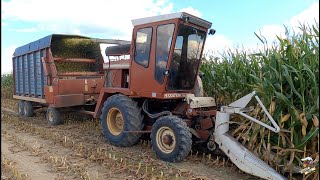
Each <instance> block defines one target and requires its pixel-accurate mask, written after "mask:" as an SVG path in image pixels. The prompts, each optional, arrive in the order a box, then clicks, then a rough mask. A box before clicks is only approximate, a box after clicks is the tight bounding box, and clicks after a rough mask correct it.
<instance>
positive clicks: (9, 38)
mask: <svg viewBox="0 0 320 180" xmlns="http://www.w3.org/2000/svg"><path fill="white" fill-rule="evenodd" d="M1 5H2V6H1V27H2V28H1V73H2V74H3V73H8V72H11V71H12V63H11V57H12V54H13V52H14V49H15V48H16V47H19V46H22V45H24V44H26V43H29V42H31V41H35V40H37V39H40V38H42V37H44V36H47V35H49V34H53V33H63V34H80V35H85V36H89V37H97V38H116V39H125V40H131V39H130V37H131V31H132V25H131V21H130V20H131V19H135V18H141V17H147V16H153V15H159V14H167V13H173V12H178V11H186V12H189V13H191V14H193V15H197V16H200V17H201V18H203V19H206V20H208V21H210V22H212V24H213V26H212V28H214V29H216V30H217V33H216V34H215V35H214V36H212V37H210V38H208V39H207V42H206V45H205V48H206V50H207V51H214V52H216V51H219V52H222V51H224V50H225V49H228V48H235V47H239V46H241V47H244V48H246V49H254V48H255V47H257V45H258V44H259V40H258V39H257V38H256V37H255V35H254V32H257V33H258V34H259V33H261V34H263V35H264V36H265V37H266V38H267V40H268V42H272V41H273V40H274V39H275V35H276V34H277V35H283V34H284V31H285V30H284V27H283V25H286V26H289V27H290V28H296V27H297V26H298V24H299V22H307V23H314V22H315V21H317V22H319V0H259V1H258V0H238V1H236V0H232V1H231V0H224V1H221V0H220V1H218V0H176V1H173V0H153V1H152V0H136V1H132V0H116V1H115V0H113V1H110V0H109V1H108V0H90V1H88V0H87V1H80V0H68V1H67V0H55V1H52V0H50V1H49V0H2V1H1Z"/></svg>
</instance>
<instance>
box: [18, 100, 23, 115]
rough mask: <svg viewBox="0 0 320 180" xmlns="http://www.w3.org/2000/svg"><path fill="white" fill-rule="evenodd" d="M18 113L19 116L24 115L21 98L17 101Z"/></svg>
mask: <svg viewBox="0 0 320 180" xmlns="http://www.w3.org/2000/svg"><path fill="white" fill-rule="evenodd" d="M18 114H19V116H23V115H24V101H22V100H19V102H18Z"/></svg>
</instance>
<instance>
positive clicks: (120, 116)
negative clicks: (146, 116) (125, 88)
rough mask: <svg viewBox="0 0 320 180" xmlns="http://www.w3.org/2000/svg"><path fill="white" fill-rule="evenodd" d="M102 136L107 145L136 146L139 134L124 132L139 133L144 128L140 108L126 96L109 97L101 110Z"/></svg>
mask: <svg viewBox="0 0 320 180" xmlns="http://www.w3.org/2000/svg"><path fill="white" fill-rule="evenodd" d="M100 119H101V125H102V129H103V134H104V136H105V138H106V139H107V140H108V141H109V143H111V144H113V145H116V146H122V147H127V146H132V145H134V144H136V143H137V142H138V141H139V139H140V137H141V133H127V132H124V131H141V130H142V129H143V127H144V124H143V122H142V121H143V116H142V114H141V108H139V107H138V103H137V102H135V101H133V100H132V99H131V98H129V97H128V96H125V95H122V94H116V95H112V96H110V97H109V98H108V99H107V100H106V101H105V102H104V106H103V108H102V110H101V116H100Z"/></svg>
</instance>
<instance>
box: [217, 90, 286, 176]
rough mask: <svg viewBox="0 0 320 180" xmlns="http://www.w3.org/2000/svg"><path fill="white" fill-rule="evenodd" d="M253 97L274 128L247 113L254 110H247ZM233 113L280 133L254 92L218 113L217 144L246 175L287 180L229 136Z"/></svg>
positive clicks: (224, 107) (223, 107)
mask: <svg viewBox="0 0 320 180" xmlns="http://www.w3.org/2000/svg"><path fill="white" fill-rule="evenodd" d="M253 97H255V99H256V100H257V101H258V103H259V104H260V106H261V107H262V109H263V111H264V113H265V114H266V115H267V117H268V118H269V120H270V121H271V123H272V125H273V126H274V127H272V126H270V125H268V124H265V123H263V122H261V121H259V120H257V119H255V118H253V117H251V116H249V115H247V114H246V113H245V112H249V111H252V110H253V108H246V106H247V104H248V103H249V102H250V101H251V99H252V98H253ZM233 113H236V114H239V115H241V116H243V117H246V118H248V119H250V120H251V121H253V122H256V123H258V124H260V125H262V126H264V127H265V128H267V129H270V130H271V131H274V132H276V133H278V132H279V131H280V127H279V126H278V125H277V123H276V122H275V121H274V119H273V118H272V116H271V115H270V114H269V112H268V111H267V110H266V108H265V106H264V105H263V104H262V102H261V100H260V99H259V97H258V96H257V95H256V92H255V91H254V92H252V93H250V94H248V95H246V96H244V97H242V98H240V99H239V100H237V101H235V102H233V103H231V104H229V105H228V106H222V107H221V110H220V112H217V116H216V124H215V132H214V137H215V142H216V143H217V144H218V145H219V148H220V149H221V150H222V151H223V152H224V153H225V154H226V155H227V156H228V157H229V158H230V160H231V161H232V162H233V163H234V164H235V165H236V166H237V167H238V168H239V169H241V170H242V171H244V172H246V173H249V174H251V175H254V176H257V177H260V178H263V179H271V180H278V179H286V178H285V177H283V176H282V175H281V174H279V173H278V172H276V171H275V170H274V169H273V168H271V167H270V166H269V165H268V164H267V163H265V162H264V161H262V160H261V159H259V158H258V157H257V156H256V155H254V154H253V153H252V152H250V151H249V150H248V149H247V148H245V147H244V146H243V145H242V144H240V143H239V142H238V141H237V140H236V139H234V138H233V137H232V136H231V135H229V134H228V131H229V122H230V114H233Z"/></svg>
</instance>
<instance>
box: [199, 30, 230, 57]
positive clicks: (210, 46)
mask: <svg viewBox="0 0 320 180" xmlns="http://www.w3.org/2000/svg"><path fill="white" fill-rule="evenodd" d="M233 46H234V45H233V42H232V41H231V40H230V39H229V38H227V37H226V36H223V35H220V34H215V35H213V36H211V35H208V36H207V39H206V43H205V46H204V53H205V54H206V53H209V55H213V54H214V55H217V54H218V53H221V52H223V51H225V50H228V49H230V48H232V47H233Z"/></svg>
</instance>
